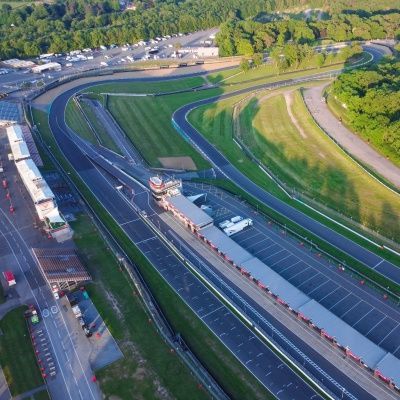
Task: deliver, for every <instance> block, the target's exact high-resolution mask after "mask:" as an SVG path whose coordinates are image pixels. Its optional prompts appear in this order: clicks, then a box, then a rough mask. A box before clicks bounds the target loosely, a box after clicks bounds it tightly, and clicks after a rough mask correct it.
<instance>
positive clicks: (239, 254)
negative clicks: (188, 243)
mask: <svg viewBox="0 0 400 400" xmlns="http://www.w3.org/2000/svg"><path fill="white" fill-rule="evenodd" d="M201 234H202V235H203V236H204V237H205V238H206V239H207V240H209V241H210V243H212V245H213V246H215V247H216V248H217V249H218V250H219V251H220V252H221V253H224V254H225V255H226V256H228V257H229V258H230V259H231V260H232V261H234V262H235V264H236V265H242V264H243V262H244V261H246V260H250V259H251V258H254V257H253V256H252V255H251V254H250V253H249V252H247V251H246V250H245V249H244V248H243V247H241V246H239V245H238V244H237V243H236V242H235V241H234V240H232V239H231V238H230V237H228V236H227V235H226V234H225V233H223V232H222V231H220V230H219V229H218V228H217V227H215V226H214V225H212V226H209V227H207V228H204V229H203V230H202V231H201Z"/></svg>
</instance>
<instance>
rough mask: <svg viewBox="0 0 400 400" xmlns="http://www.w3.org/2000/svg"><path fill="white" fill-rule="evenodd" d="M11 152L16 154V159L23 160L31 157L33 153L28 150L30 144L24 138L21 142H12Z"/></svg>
mask: <svg viewBox="0 0 400 400" xmlns="http://www.w3.org/2000/svg"><path fill="white" fill-rule="evenodd" d="M10 146H11V152H12V154H13V156H14V161H19V160H23V159H25V158H29V157H30V156H31V155H30V153H29V150H28V146H27V145H26V142H25V141H24V140H21V141H19V142H12V143H10Z"/></svg>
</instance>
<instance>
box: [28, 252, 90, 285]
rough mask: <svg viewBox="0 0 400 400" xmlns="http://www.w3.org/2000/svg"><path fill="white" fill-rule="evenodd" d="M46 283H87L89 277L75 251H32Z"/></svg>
mask: <svg viewBox="0 0 400 400" xmlns="http://www.w3.org/2000/svg"><path fill="white" fill-rule="evenodd" d="M32 251H33V254H34V255H35V257H36V260H37V263H38V265H39V268H40V270H41V272H42V275H43V276H44V278H45V279H46V281H47V282H48V283H49V284H51V283H57V284H59V286H60V287H63V282H65V283H66V282H74V283H79V282H85V281H89V280H90V279H91V278H90V275H89V273H88V272H87V271H86V269H85V267H84V266H83V264H82V263H81V261H80V259H79V257H78V255H77V253H76V250H75V249H60V248H57V249H56V248H54V249H39V248H34V249H32Z"/></svg>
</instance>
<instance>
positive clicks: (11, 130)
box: [7, 125, 24, 144]
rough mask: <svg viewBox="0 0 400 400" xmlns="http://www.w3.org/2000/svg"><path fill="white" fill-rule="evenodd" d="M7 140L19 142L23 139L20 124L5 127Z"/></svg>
mask: <svg viewBox="0 0 400 400" xmlns="http://www.w3.org/2000/svg"><path fill="white" fill-rule="evenodd" d="M7 137H8V141H9V142H10V144H11V143H15V142H20V141H21V140H24V134H23V133H22V129H21V126H20V125H11V126H9V127H8V128H7Z"/></svg>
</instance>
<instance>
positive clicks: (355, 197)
mask: <svg viewBox="0 0 400 400" xmlns="http://www.w3.org/2000/svg"><path fill="white" fill-rule="evenodd" d="M266 95H271V93H270V92H269V93H268V94H266V92H262V93H259V95H258V96H257V97H256V98H253V99H252V100H251V101H249V102H247V103H246V104H244V105H242V107H241V112H240V114H239V115H238V119H239V124H238V125H239V127H240V128H239V132H236V134H239V135H240V137H241V139H242V141H243V142H244V143H245V144H246V146H248V148H249V149H250V150H251V152H252V153H253V154H254V155H255V157H256V158H257V159H258V160H260V161H261V163H263V164H264V165H266V166H268V168H269V169H270V170H271V171H272V172H273V173H274V175H275V176H276V177H278V178H279V179H280V181H282V182H284V185H285V186H287V190H288V191H289V192H293V191H295V192H296V193H298V194H300V197H301V194H305V195H306V196H308V198H310V199H314V200H315V201H316V202H317V203H320V204H322V205H324V206H326V207H328V208H329V209H331V210H333V211H335V212H338V213H340V214H341V215H343V216H345V217H347V218H349V219H351V221H356V222H358V223H360V224H362V225H363V226H365V227H367V228H369V229H371V230H373V231H375V232H376V233H377V234H381V235H383V236H385V237H387V238H389V239H392V240H393V239H394V238H396V237H400V221H399V219H398V215H400V201H399V200H400V198H399V196H398V195H397V194H395V193H393V192H392V191H390V190H389V189H387V188H386V187H385V186H384V185H382V184H381V183H379V182H377V181H376V180H375V179H374V178H372V177H371V176H370V175H369V174H367V173H366V172H365V171H364V170H363V169H362V168H360V167H359V166H358V165H357V164H356V163H355V162H354V161H353V160H352V159H351V158H350V157H349V156H348V155H346V154H345V153H344V152H343V151H342V150H341V149H340V148H339V147H338V146H337V145H336V144H335V143H334V142H333V141H332V140H330V139H329V137H327V135H325V134H324V132H322V131H321V130H320V129H319V128H318V126H317V125H316V124H315V123H314V120H313V119H312V117H311V115H310V113H309V112H308V110H307V108H306V106H305V104H304V102H303V100H302V97H301V93H300V91H299V90H296V91H295V92H286V93H285V95H283V94H279V93H277V94H276V95H275V96H272V97H269V98H266V97H265V96H266ZM371 193H374V196H371V195H370V194H371ZM305 201H306V202H308V200H307V198H306V199H305Z"/></svg>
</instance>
